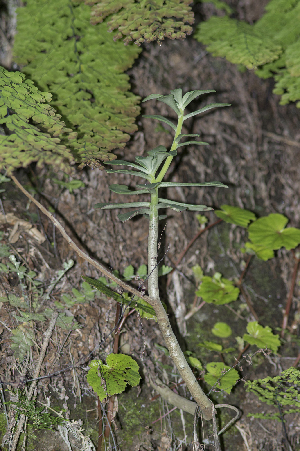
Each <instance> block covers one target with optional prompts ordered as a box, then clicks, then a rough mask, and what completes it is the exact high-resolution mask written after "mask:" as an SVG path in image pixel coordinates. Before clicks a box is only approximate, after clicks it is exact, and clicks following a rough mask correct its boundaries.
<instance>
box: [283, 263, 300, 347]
mask: <svg viewBox="0 0 300 451" xmlns="http://www.w3.org/2000/svg"><path fill="white" fill-rule="evenodd" d="M299 262H300V258H297V257H295V265H294V270H293V275H292V283H291V287H290V291H289V295H288V298H287V301H286V307H285V312H284V315H283V321H282V331H281V338H283V337H284V331H285V329H286V326H287V323H288V318H289V313H290V310H291V306H292V301H293V293H294V289H295V283H296V278H297V272H298V267H299Z"/></svg>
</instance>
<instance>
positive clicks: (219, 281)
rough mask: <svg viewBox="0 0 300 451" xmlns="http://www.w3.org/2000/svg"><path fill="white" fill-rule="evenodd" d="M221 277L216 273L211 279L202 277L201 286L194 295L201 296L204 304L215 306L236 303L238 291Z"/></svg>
mask: <svg viewBox="0 0 300 451" xmlns="http://www.w3.org/2000/svg"><path fill="white" fill-rule="evenodd" d="M221 276H222V275H221V274H220V273H218V272H217V273H215V275H214V276H213V277H208V276H203V278H202V284H201V286H200V288H199V290H197V291H196V295H197V296H201V297H202V299H203V300H204V301H205V302H208V303H213V304H216V305H221V304H228V303H229V302H232V301H236V300H237V298H238V296H239V293H240V290H239V289H238V288H237V287H235V286H234V285H233V283H232V282H231V281H230V280H228V279H225V278H222V277H221Z"/></svg>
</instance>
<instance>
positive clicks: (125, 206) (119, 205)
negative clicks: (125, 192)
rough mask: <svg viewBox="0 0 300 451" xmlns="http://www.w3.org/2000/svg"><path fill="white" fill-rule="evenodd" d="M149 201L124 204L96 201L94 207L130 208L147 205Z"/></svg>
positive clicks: (103, 208)
mask: <svg viewBox="0 0 300 451" xmlns="http://www.w3.org/2000/svg"><path fill="white" fill-rule="evenodd" d="M149 206H150V202H126V203H124V204H108V203H101V202H100V203H98V204H96V205H94V208H101V209H102V210H112V209H114V208H131V207H149Z"/></svg>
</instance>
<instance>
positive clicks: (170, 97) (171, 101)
mask: <svg viewBox="0 0 300 451" xmlns="http://www.w3.org/2000/svg"><path fill="white" fill-rule="evenodd" d="M172 92H173V91H171V94H169V95H167V96H162V97H160V98H159V99H157V100H159V102H164V103H166V104H167V105H168V106H169V107H171V108H172V110H174V111H175V113H176V114H177V115H178V116H179V115H180V114H181V113H180V110H179V108H178V103H177V102H175V100H174V96H173V95H172Z"/></svg>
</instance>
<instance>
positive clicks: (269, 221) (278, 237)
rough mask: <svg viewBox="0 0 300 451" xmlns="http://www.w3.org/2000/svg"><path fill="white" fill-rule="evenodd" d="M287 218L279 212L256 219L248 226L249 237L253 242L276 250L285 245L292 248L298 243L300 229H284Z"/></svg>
mask: <svg viewBox="0 0 300 451" xmlns="http://www.w3.org/2000/svg"><path fill="white" fill-rule="evenodd" d="M287 222H288V219H287V218H286V217H285V216H283V215H280V214H270V215H269V216H265V217H264V218H260V219H257V221H255V222H254V223H253V224H251V225H250V226H249V229H248V231H249V238H250V240H251V241H252V242H253V243H254V244H256V245H257V244H259V245H262V246H264V247H266V248H268V249H272V250H277V249H280V248H281V247H285V248H286V249H287V250H290V249H294V248H295V247H297V246H298V244H299V243H300V229H296V228H294V227H289V228H288V229H285V226H286V224H287Z"/></svg>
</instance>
